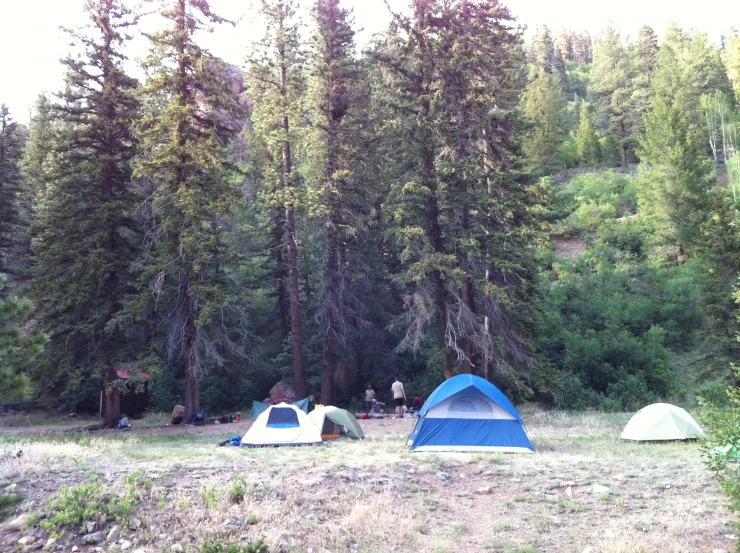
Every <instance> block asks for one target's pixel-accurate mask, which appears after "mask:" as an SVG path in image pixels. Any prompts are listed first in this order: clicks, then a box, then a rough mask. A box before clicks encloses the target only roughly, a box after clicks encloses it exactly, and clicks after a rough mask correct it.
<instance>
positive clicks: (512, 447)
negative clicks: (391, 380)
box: [409, 374, 534, 453]
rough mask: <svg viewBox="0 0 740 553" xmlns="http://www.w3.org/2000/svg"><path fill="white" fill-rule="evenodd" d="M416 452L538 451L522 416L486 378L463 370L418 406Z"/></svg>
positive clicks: (413, 445) (412, 444)
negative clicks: (463, 372)
mask: <svg viewBox="0 0 740 553" xmlns="http://www.w3.org/2000/svg"><path fill="white" fill-rule="evenodd" d="M409 447H410V449H411V450H412V451H492V452H493V451H498V452H504V453H534V447H533V446H532V443H531V442H530V441H529V438H528V437H527V433H526V432H525V431H524V421H523V420H522V418H521V417H520V416H519V413H517V410H516V409H515V408H514V406H513V405H512V404H511V402H510V401H509V400H508V398H507V397H506V396H505V395H504V394H503V393H502V392H501V390H499V389H498V388H496V386H494V385H493V384H491V383H490V382H488V381H487V380H484V379H483V378H480V377H479V376H474V375H471V374H459V375H457V376H453V377H452V378H450V379H449V380H447V381H445V382H443V383H442V384H440V385H439V386H438V387H437V389H436V390H434V392H432V395H430V396H429V398H428V399H427V400H426V402H425V403H424V407H422V409H421V411H419V420H418V422H417V423H416V426H415V427H414V430H413V431H412V432H411V437H410V438H409Z"/></svg>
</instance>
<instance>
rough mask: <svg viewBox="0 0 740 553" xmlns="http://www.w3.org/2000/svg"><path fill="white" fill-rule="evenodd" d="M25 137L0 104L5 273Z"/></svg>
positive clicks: (0, 238)
mask: <svg viewBox="0 0 740 553" xmlns="http://www.w3.org/2000/svg"><path fill="white" fill-rule="evenodd" d="M24 142H25V136H24V133H23V132H22V128H21V127H20V126H19V125H18V124H17V123H16V122H14V121H13V118H12V117H11V116H10V110H9V109H8V108H7V107H6V106H5V104H2V105H0V272H2V271H6V272H7V271H8V268H9V267H8V266H9V263H10V254H11V249H12V248H13V243H14V241H13V235H14V234H15V233H16V230H17V227H18V225H19V224H20V222H21V221H20V205H19V204H20V194H21V180H22V177H21V171H20V168H19V162H20V161H21V157H22V155H23V146H24Z"/></svg>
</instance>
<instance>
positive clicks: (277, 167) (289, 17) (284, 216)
mask: <svg viewBox="0 0 740 553" xmlns="http://www.w3.org/2000/svg"><path fill="white" fill-rule="evenodd" d="M296 9H297V6H296V3H295V2H294V0H262V9H261V12H262V16H263V17H264V19H265V22H266V26H267V33H266V35H265V38H264V39H263V40H262V42H261V43H260V44H259V45H258V48H257V52H256V54H255V55H254V56H253V58H252V60H251V62H250V67H249V71H248V74H247V87H248V89H249V91H250V95H251V99H252V101H253V102H254V104H255V105H254V109H253V112H252V122H253V125H254V134H255V135H256V136H255V138H256V139H257V140H259V141H260V142H261V143H262V144H263V145H264V148H265V149H266V150H267V152H268V154H267V160H268V162H271V165H270V166H268V167H265V168H264V175H265V181H266V182H265V184H266V195H267V196H268V197H269V200H268V202H269V203H270V204H271V205H272V207H273V212H272V218H273V222H272V225H271V226H272V228H273V232H274V233H275V237H274V240H273V243H272V247H273V248H275V249H276V251H277V249H280V250H282V249H283V247H284V246H287V254H288V255H287V262H286V261H284V260H283V258H282V255H281V256H280V258H279V259H277V260H276V261H277V262H278V263H279V264H282V263H285V264H286V266H287V273H288V286H287V289H288V297H289V305H290V329H291V340H292V351H293V380H294V384H295V393H296V396H297V397H299V398H303V397H306V396H307V395H308V385H307V382H306V373H305V370H304V367H303V333H302V324H301V297H300V294H301V292H300V284H299V273H298V234H297V228H296V210H297V208H298V207H299V206H298V204H299V199H300V190H299V184H300V175H299V173H298V172H297V171H296V170H295V169H294V165H295V163H294V155H295V151H296V142H297V141H298V139H297V137H296V120H297V119H299V118H300V117H301V116H302V113H301V112H302V95H303V93H304V89H305V83H304V77H303V64H304V59H303V52H302V48H301V46H300V37H299V35H298V23H297V21H296ZM281 233H282V236H283V240H282V241H280V235H281ZM280 273H281V274H284V271H281V270H280ZM278 286H282V287H283V288H282V290H281V289H280V288H278V296H277V299H278V302H280V301H282V299H283V298H282V297H281V295H282V291H283V290H285V287H284V281H280V280H278ZM278 305H280V303H278Z"/></svg>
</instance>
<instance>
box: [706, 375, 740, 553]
mask: <svg viewBox="0 0 740 553" xmlns="http://www.w3.org/2000/svg"><path fill="white" fill-rule="evenodd" d="M733 370H734V371H735V375H736V377H737V379H738V381H740V367H738V366H733ZM726 393H727V397H728V399H729V400H730V403H731V405H732V407H731V408H730V409H719V408H718V407H717V406H716V405H714V404H712V403H711V402H709V401H708V400H707V399H705V398H700V399H699V402H700V403H701V404H702V406H704V407H706V409H707V410H706V411H705V412H704V413H703V414H702V415H701V416H700V420H701V422H702V423H704V425H705V426H706V428H707V439H706V440H704V442H703V444H702V450H703V452H704V462H705V463H706V465H707V467H708V468H709V470H711V471H712V472H713V473H714V475H715V477H716V478H717V481H718V482H719V484H720V486H721V487H722V491H723V492H724V493H725V494H726V495H727V497H728V498H729V499H730V504H729V507H730V509H732V510H734V511H738V512H740V458H738V457H736V455H738V452H740V388H738V387H737V386H730V387H728V388H727V390H726ZM736 526H737V528H738V529H740V523H737V524H736ZM738 549H739V550H740V545H739V546H738Z"/></svg>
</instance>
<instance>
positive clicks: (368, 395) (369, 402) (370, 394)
mask: <svg viewBox="0 0 740 553" xmlns="http://www.w3.org/2000/svg"><path fill="white" fill-rule="evenodd" d="M374 399H375V390H373V387H372V386H370V384H368V385H367V390H365V411H367V412H368V413H369V412H370V410H371V409H372V408H373V400H374Z"/></svg>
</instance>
